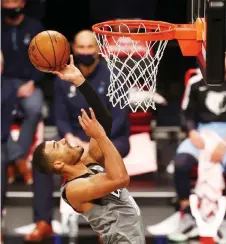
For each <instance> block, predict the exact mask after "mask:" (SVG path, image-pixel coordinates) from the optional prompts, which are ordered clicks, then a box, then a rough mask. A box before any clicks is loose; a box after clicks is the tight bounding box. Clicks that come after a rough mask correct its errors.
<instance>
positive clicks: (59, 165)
mask: <svg viewBox="0 0 226 244" xmlns="http://www.w3.org/2000/svg"><path fill="white" fill-rule="evenodd" d="M63 167H64V162H63V161H59V160H57V161H55V162H54V163H53V168H54V169H55V170H56V171H58V172H60V171H62V169H63Z"/></svg>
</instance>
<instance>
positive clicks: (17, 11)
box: [1, 0, 44, 184]
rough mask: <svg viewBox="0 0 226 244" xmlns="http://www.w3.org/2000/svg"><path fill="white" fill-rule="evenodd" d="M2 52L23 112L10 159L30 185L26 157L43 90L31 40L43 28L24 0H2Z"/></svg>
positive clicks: (10, 148) (8, 75)
mask: <svg viewBox="0 0 226 244" xmlns="http://www.w3.org/2000/svg"><path fill="white" fill-rule="evenodd" d="M1 4H2V15H3V22H2V36H1V42H2V51H3V55H4V59H5V66H4V71H3V76H4V78H5V79H7V80H8V82H10V84H12V83H15V85H16V88H17V97H18V104H17V107H18V108H19V109H20V110H21V111H22V112H23V116H24V118H23V121H22V124H21V128H20V135H19V138H18V141H17V142H14V141H13V139H12V137H10V138H9V140H8V148H9V161H10V162H12V163H16V166H17V167H18V169H19V171H20V172H21V173H22V174H23V175H24V180H25V182H26V183H27V184H31V183H32V182H33V180H32V173H31V169H30V168H29V165H28V164H27V162H26V160H25V156H26V155H27V154H28V152H29V148H30V145H31V144H32V140H33V135H34V133H35V130H36V127H37V124H38V122H39V120H40V116H41V109H42V105H43V93H42V91H41V90H40V89H39V88H37V87H36V84H37V82H38V81H39V80H40V79H41V76H42V73H41V72H40V71H38V70H37V69H35V68H34V67H33V66H32V64H31V62H30V60H29V57H28V45H29V43H30V41H31V39H32V38H33V37H34V36H35V35H36V34H38V33H39V32H40V31H42V30H44V28H43V26H42V24H41V23H40V22H38V21H37V20H34V19H32V18H29V17H27V16H26V15H25V14H24V12H23V11H24V7H25V0H2V3H1Z"/></svg>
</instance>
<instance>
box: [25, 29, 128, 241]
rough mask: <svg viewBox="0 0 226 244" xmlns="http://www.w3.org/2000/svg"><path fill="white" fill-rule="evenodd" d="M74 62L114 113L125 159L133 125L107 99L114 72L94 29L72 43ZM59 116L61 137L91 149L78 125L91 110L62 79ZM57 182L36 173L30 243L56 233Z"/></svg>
mask: <svg viewBox="0 0 226 244" xmlns="http://www.w3.org/2000/svg"><path fill="white" fill-rule="evenodd" d="M72 50H73V54H74V61H75V63H76V64H77V66H78V68H79V69H80V70H81V72H82V73H83V75H84V76H85V77H86V78H87V79H88V80H89V82H90V83H91V84H92V87H93V88H94V89H96V90H97V92H98V95H99V96H100V97H101V98H102V99H103V101H104V102H105V104H106V105H107V107H108V109H109V110H110V111H111V113H112V117H113V125H112V135H111V139H112V142H113V143H114V145H115V146H116V148H117V149H118V151H119V152H120V154H121V155H122V157H124V156H126V155H127V153H128V152H129V149H130V145H129V124H128V118H127V111H126V109H124V110H121V109H120V108H118V107H112V105H111V103H110V102H109V101H108V97H106V92H107V88H108V86H109V82H110V72H109V70H108V68H107V66H106V64H105V62H103V61H102V60H100V58H99V56H98V51H99V50H98V45H97V43H96V41H95V38H94V36H93V33H92V32H91V31H90V30H84V31H81V32H79V33H78V34H77V35H76V36H75V38H74V42H73V44H72ZM54 104H55V116H56V125H57V128H58V131H59V135H60V137H65V138H66V139H67V140H68V141H70V143H71V144H80V145H82V146H84V147H86V150H87V147H88V141H89V138H88V137H87V136H86V134H85V133H84V131H83V130H82V128H81V127H80V125H79V123H78V115H79V114H80V109H81V108H84V109H87V108H88V104H87V103H86V100H85V98H84V97H83V95H82V94H81V93H80V92H79V91H78V90H77V89H76V87H75V86H74V85H72V84H71V83H65V81H62V80H60V79H58V78H57V79H56V81H55V99H54ZM52 193H53V180H52V178H51V177H50V176H47V175H44V174H41V173H38V172H35V174H34V209H35V213H36V218H35V219H36V228H35V230H34V231H33V232H32V233H31V234H29V235H27V236H26V237H25V239H26V240H30V241H35V240H41V239H44V238H46V237H48V236H49V235H51V234H52V229H51V220H52V211H53V199H52Z"/></svg>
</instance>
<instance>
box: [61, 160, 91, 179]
mask: <svg viewBox="0 0 226 244" xmlns="http://www.w3.org/2000/svg"><path fill="white" fill-rule="evenodd" d="M89 172H90V170H89V169H88V168H87V167H86V166H85V165H84V164H83V163H82V162H79V163H77V164H76V165H66V166H65V167H64V169H63V176H64V177H65V178H66V180H67V181H69V180H73V179H75V178H77V177H79V176H81V175H84V174H86V173H89Z"/></svg>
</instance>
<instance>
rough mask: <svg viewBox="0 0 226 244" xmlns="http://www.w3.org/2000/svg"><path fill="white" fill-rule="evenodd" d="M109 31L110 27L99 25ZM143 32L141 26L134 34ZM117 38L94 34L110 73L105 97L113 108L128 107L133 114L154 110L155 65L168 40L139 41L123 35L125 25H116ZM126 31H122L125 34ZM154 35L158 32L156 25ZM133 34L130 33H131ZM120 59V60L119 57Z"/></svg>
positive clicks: (156, 66) (157, 63) (156, 69)
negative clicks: (118, 34)
mask: <svg viewBox="0 0 226 244" xmlns="http://www.w3.org/2000/svg"><path fill="white" fill-rule="evenodd" d="M103 28H108V30H110V31H111V32H112V30H113V29H112V27H111V26H108V25H107V26H103ZM141 28H142V32H146V28H145V26H144V25H143V24H141V26H140V28H138V29H137V33H140V30H139V29H141ZM118 29H119V31H118V32H120V35H121V36H120V37H119V36H116V35H115V36H114V34H113V33H112V34H111V35H110V36H107V35H105V34H98V33H94V36H95V38H96V40H97V43H98V46H99V48H100V54H101V55H102V56H103V57H104V58H105V60H106V62H107V65H108V68H109V70H110V86H109V87H108V92H107V96H108V97H109V100H110V102H111V103H112V105H113V106H114V107H115V106H116V105H117V104H119V106H120V108H121V109H122V108H124V107H126V106H129V107H130V108H131V110H132V111H133V112H136V111H137V110H138V109H142V110H143V111H145V112H146V111H147V110H148V108H149V107H151V108H153V109H156V108H155V91H156V76H157V72H158V66H159V62H160V60H161V58H162V56H163V53H164V50H165V48H166V45H167V43H168V41H167V40H166V41H165V40H164V41H139V40H132V39H131V38H130V37H128V36H123V32H121V29H123V30H124V32H127V33H128V32H130V27H129V26H127V25H126V24H120V26H118ZM125 30H126V31H125ZM154 31H155V32H160V31H161V27H160V26H158V27H157V28H156V29H155V30H154ZM133 33H134V31H133ZM122 57H124V58H122Z"/></svg>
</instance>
